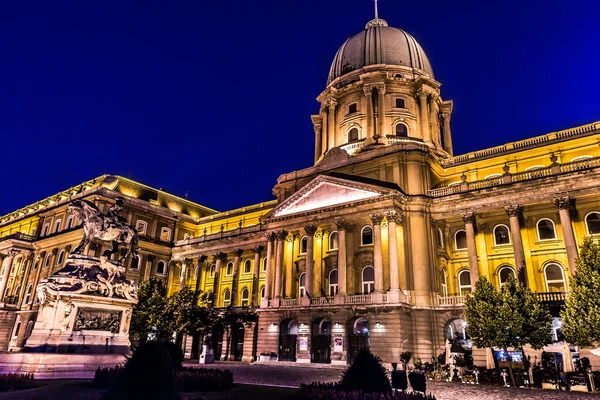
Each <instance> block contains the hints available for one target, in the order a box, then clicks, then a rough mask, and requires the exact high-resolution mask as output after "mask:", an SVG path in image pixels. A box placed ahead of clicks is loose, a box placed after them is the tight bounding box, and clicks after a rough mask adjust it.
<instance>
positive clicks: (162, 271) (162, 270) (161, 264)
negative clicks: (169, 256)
mask: <svg viewBox="0 0 600 400" xmlns="http://www.w3.org/2000/svg"><path fill="white" fill-rule="evenodd" d="M156 273H157V274H161V275H164V274H165V262H164V261H162V260H161V261H159V262H158V264H157V265H156Z"/></svg>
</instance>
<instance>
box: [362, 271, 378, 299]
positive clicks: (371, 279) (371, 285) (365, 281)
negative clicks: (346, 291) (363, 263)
mask: <svg viewBox="0 0 600 400" xmlns="http://www.w3.org/2000/svg"><path fill="white" fill-rule="evenodd" d="M374 290H375V270H374V269H373V267H371V266H370V265H369V266H367V267H364V268H363V270H362V292H363V294H368V293H371V292H373V291H374Z"/></svg>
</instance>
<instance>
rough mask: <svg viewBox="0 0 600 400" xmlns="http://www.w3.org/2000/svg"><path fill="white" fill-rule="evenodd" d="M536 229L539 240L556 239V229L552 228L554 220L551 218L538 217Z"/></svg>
mask: <svg viewBox="0 0 600 400" xmlns="http://www.w3.org/2000/svg"><path fill="white" fill-rule="evenodd" d="M537 231H538V237H539V239H540V240H551V239H556V230H555V229H554V222H552V220H551V219H548V218H543V219H540V220H539V221H538V223H537Z"/></svg>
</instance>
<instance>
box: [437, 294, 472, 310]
mask: <svg viewBox="0 0 600 400" xmlns="http://www.w3.org/2000/svg"><path fill="white" fill-rule="evenodd" d="M465 298H466V297H465V296H438V305H439V306H440V307H444V306H462V305H464V304H465Z"/></svg>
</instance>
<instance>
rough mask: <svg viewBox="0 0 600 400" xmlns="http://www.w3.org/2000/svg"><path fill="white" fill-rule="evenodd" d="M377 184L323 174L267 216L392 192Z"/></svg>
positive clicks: (360, 199) (283, 214) (271, 216)
mask: <svg viewBox="0 0 600 400" xmlns="http://www.w3.org/2000/svg"><path fill="white" fill-rule="evenodd" d="M390 193H391V190H390V189H387V188H383V187H379V186H376V185H370V184H364V183H359V182H353V181H350V180H346V179H341V178H336V177H332V176H325V175H321V176H319V177H317V178H315V179H314V180H313V181H311V182H310V183H309V184H308V185H306V186H304V187H303V188H302V189H300V190H299V191H297V192H296V193H294V194H293V195H292V196H291V197H289V198H288V199H287V200H285V201H284V202H283V203H281V204H280V205H279V206H277V207H275V208H274V209H273V210H271V211H270V212H269V213H268V214H267V215H266V216H265V217H266V218H276V217H283V216H286V215H291V214H299V213H306V212H310V211H313V210H318V209H322V208H328V207H335V206H337V205H342V204H347V203H352V202H357V201H362V200H367V199H371V198H374V197H379V196H384V195H387V194H390Z"/></svg>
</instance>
